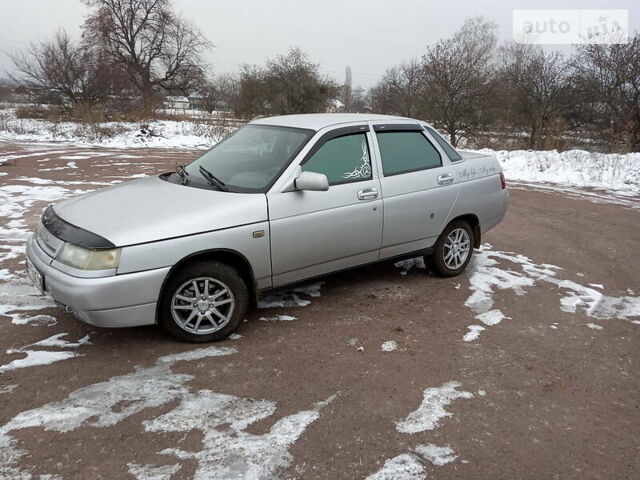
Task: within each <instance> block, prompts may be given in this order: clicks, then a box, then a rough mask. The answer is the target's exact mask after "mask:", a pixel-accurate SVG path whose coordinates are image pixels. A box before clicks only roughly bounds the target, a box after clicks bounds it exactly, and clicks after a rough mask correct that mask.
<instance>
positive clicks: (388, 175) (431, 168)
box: [374, 125, 444, 177]
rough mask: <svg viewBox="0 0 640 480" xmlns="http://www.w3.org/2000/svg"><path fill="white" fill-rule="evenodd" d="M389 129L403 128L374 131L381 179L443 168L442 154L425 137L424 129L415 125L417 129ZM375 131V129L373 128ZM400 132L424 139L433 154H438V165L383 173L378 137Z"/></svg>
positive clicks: (382, 159)
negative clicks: (378, 152) (416, 135)
mask: <svg viewBox="0 0 640 480" xmlns="http://www.w3.org/2000/svg"><path fill="white" fill-rule="evenodd" d="M390 126H391V127H396V126H397V127H405V128H389V129H384V130H379V131H376V142H378V150H379V151H380V164H381V166H382V171H381V172H380V173H381V175H382V176H383V177H395V176H396V175H404V174H405V173H414V172H421V171H424V170H433V169H434V168H441V167H443V166H444V163H443V161H442V154H441V153H440V149H439V148H438V147H436V146H435V145H434V144H433V142H432V141H431V140H430V139H429V137H427V135H426V130H425V129H424V128H422V126H421V125H415V127H417V128H410V129H409V128H406V127H407V126H408V125H390ZM409 126H410V127H413V125H409ZM374 130H375V127H374ZM402 132H410V133H419V134H420V135H421V136H422V138H424V139H425V141H426V142H427V143H428V144H429V145H431V147H432V148H433V149H434V150H435V152H436V153H437V154H438V158H439V159H440V165H433V166H431V167H419V168H412V169H410V170H402V171H400V172H394V173H389V174H387V173H385V171H384V158H383V156H382V149H381V148H380V142H379V141H378V135H379V134H385V133H402Z"/></svg>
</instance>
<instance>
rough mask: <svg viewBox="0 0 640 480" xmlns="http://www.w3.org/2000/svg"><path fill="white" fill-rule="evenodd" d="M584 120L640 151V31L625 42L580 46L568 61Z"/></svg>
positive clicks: (613, 139) (611, 138)
mask: <svg viewBox="0 0 640 480" xmlns="http://www.w3.org/2000/svg"><path fill="white" fill-rule="evenodd" d="M571 64H572V67H573V72H574V75H573V82H574V83H573V86H574V89H575V93H576V96H577V101H578V103H579V104H581V105H583V106H584V107H585V108H584V112H583V113H584V114H585V117H586V118H585V120H586V122H587V124H589V125H590V126H591V128H593V129H594V130H595V131H598V132H603V133H604V134H605V136H606V139H607V140H608V141H610V142H616V141H618V142H622V143H624V144H625V145H626V147H627V149H628V150H629V151H636V152H637V151H639V150H640V33H636V34H635V35H634V37H633V38H631V39H630V41H629V42H628V43H627V44H617V45H582V46H579V47H578V48H577V52H576V54H575V56H574V57H573V59H572V61H571Z"/></svg>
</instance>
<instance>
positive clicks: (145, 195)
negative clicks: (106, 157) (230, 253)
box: [53, 177, 267, 247]
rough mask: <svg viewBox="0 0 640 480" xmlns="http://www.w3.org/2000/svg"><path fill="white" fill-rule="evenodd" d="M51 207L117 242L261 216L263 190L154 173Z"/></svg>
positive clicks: (188, 231)
mask: <svg viewBox="0 0 640 480" xmlns="http://www.w3.org/2000/svg"><path fill="white" fill-rule="evenodd" d="M53 209H54V211H55V213H56V214H57V215H58V216H59V217H60V218H62V219H63V220H65V221H66V222H68V223H71V224H73V225H75V226H77V227H80V228H83V229H85V230H88V231H90V232H93V233H96V234H98V235H100V236H102V237H104V238H106V239H107V240H109V241H111V242H112V243H113V244H115V245H116V246H118V247H122V246H126V245H133V244H138V243H146V242H152V241H157V240H162V239H165V238H172V237H181V236H184V235H192V234H196V233H202V232H209V231H212V230H220V229H224V228H230V227H236V226H240V225H246V224H250V223H256V222H262V221H265V220H267V200H266V197H265V195H263V194H260V193H231V192H221V191H218V190H209V189H202V188H194V187H187V186H184V185H178V184H175V183H171V182H166V181H164V180H162V179H161V178H159V177H151V178H144V179H141V180H135V181H131V182H125V183H121V184H118V185H114V186H112V187H107V188H104V189H101V190H96V191H95V192H91V193H86V194H84V195H80V196H79V197H75V198H72V199H69V200H65V201H63V202H61V203H58V204H56V205H54V207H53Z"/></svg>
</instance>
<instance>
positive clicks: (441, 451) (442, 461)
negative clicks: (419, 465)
mask: <svg viewBox="0 0 640 480" xmlns="http://www.w3.org/2000/svg"><path fill="white" fill-rule="evenodd" d="M416 453H417V454H418V455H420V456H421V457H422V458H424V459H425V460H428V461H430V462H431V463H432V464H434V465H436V466H438V467H441V466H442V465H446V464H447V463H451V462H453V461H454V460H455V459H456V458H458V456H457V455H455V452H454V451H453V450H452V449H450V448H449V447H438V446H437V445H433V444H431V443H429V444H427V445H418V446H417V447H416Z"/></svg>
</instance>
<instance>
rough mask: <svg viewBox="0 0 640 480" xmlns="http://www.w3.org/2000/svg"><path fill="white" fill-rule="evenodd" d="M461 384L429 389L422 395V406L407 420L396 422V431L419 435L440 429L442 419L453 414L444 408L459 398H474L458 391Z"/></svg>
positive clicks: (451, 383)
mask: <svg viewBox="0 0 640 480" xmlns="http://www.w3.org/2000/svg"><path fill="white" fill-rule="evenodd" d="M461 386H462V384H460V383H459V382H447V383H445V384H444V385H442V386H441V387H437V388H427V389H426V390H425V391H424V392H423V394H422V404H421V405H420V406H419V407H418V409H417V410H415V411H413V412H411V413H410V414H409V415H407V418H405V419H404V420H402V421H400V422H396V429H397V430H398V431H399V432H402V433H419V432H424V431H426V430H433V429H434V428H436V427H438V425H439V421H440V419H442V418H444V417H450V416H452V415H453V414H452V413H450V412H447V411H446V410H445V409H444V407H446V406H447V405H449V404H450V403H451V402H453V401H454V400H456V399H458V398H473V393H471V392H465V391H458V390H457V388H458V387H461Z"/></svg>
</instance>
